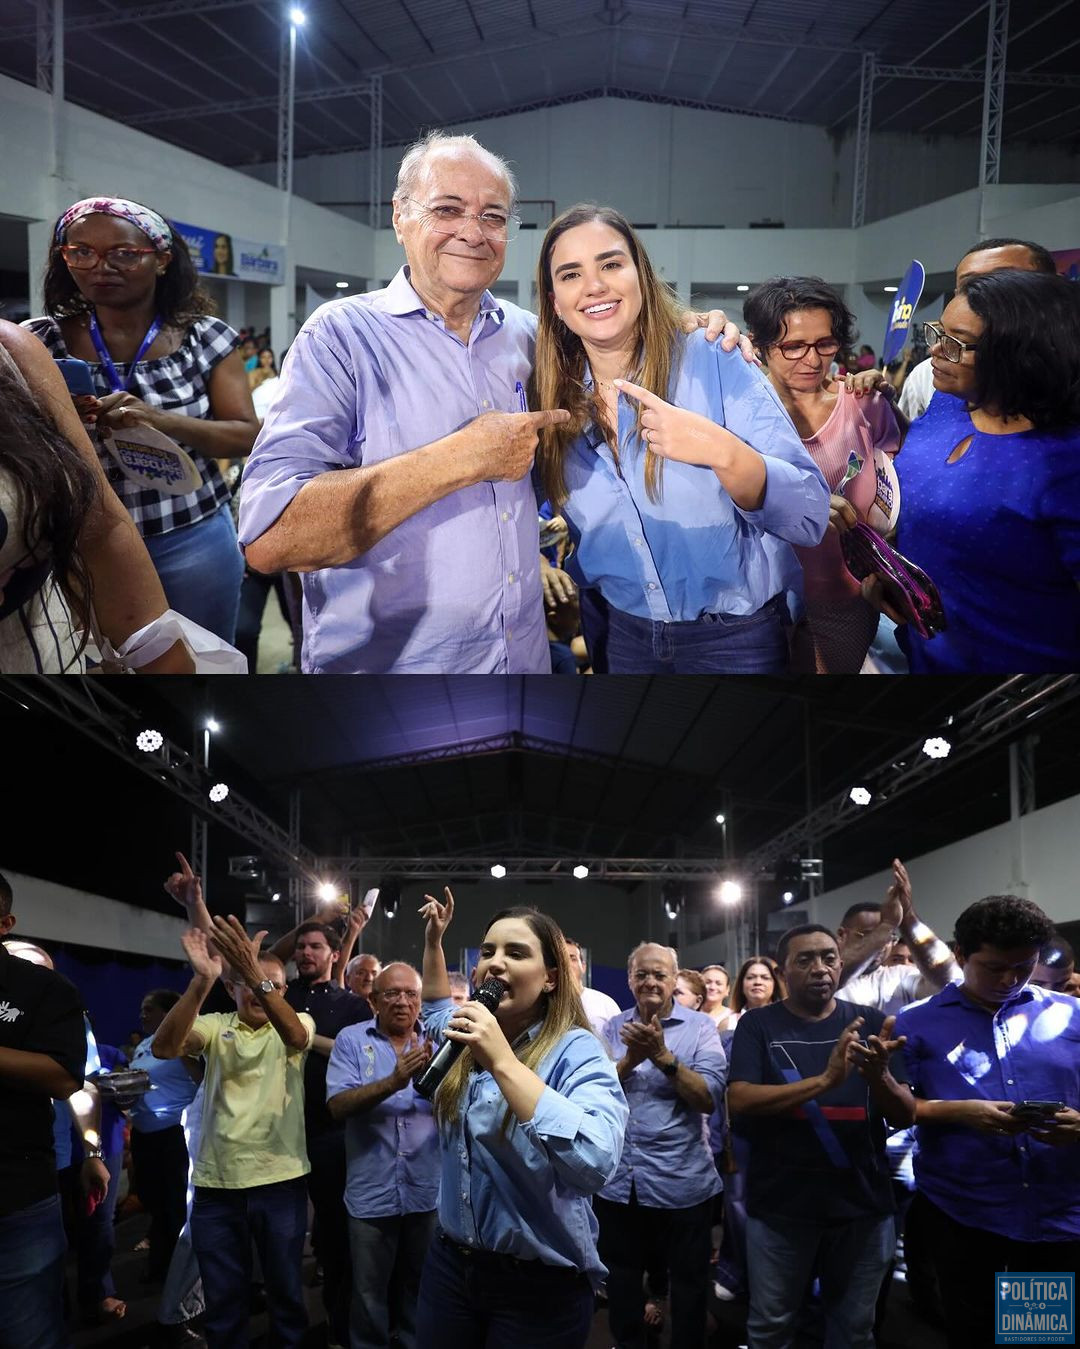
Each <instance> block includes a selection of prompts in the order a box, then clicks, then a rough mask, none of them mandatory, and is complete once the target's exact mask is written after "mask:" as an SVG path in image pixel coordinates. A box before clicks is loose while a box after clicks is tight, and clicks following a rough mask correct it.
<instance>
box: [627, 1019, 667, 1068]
mask: <svg viewBox="0 0 1080 1349" xmlns="http://www.w3.org/2000/svg"><path fill="white" fill-rule="evenodd" d="M619 1039H620V1040H621V1041H622V1042H623V1044H624V1045H625V1046H626V1057H627V1058H628V1059H629V1060H630V1061H631V1063H634V1064H638V1063H644V1062H645V1060H646V1059H656V1058H659V1056H660V1055H661V1054H663V1053H664V1051H665V1050H666V1049H667V1045H666V1044H665V1042H664V1028H663V1026H662V1025H661V1024H660V1018H659V1016H653V1017H651V1018H650V1020H648V1021H628V1022H627V1023H626V1025H625V1026H622V1027H620V1029H619Z"/></svg>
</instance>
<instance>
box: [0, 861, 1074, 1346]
mask: <svg viewBox="0 0 1080 1349" xmlns="http://www.w3.org/2000/svg"><path fill="white" fill-rule="evenodd" d="M178 859H179V869H178V870H177V871H176V872H174V873H173V874H172V875H171V876H170V877H169V879H168V881H167V882H166V889H167V890H168V892H169V893H170V894H171V895H172V896H173V898H174V899H175V900H176V901H177V902H178V903H179V904H180V905H181V906H182V907H183V909H184V912H185V916H186V920H187V923H186V927H185V930H184V933H183V938H182V944H183V951H184V954H185V956H186V959H187V962H188V965H189V967H190V981H189V983H188V985H187V987H186V989H184V991H183V992H176V991H171V990H163V989H153V990H150V991H149V992H148V993H147V995H146V997H145V998H144V999H143V1002H142V1007H141V1014H140V1015H141V1026H140V1036H141V1038H139V1040H138V1043H137V1044H136V1045H135V1047H134V1050H133V1053H132V1055H131V1065H130V1067H131V1069H133V1070H135V1072H134V1074H132V1073H131V1072H130V1071H128V1072H123V1071H120V1072H118V1071H117V1070H118V1069H123V1068H124V1067H125V1065H124V1061H123V1058H122V1057H121V1056H120V1055H119V1054H118V1053H117V1052H116V1051H115V1050H111V1049H109V1047H107V1046H99V1045H98V1044H97V1043H96V1041H95V1040H94V1037H93V1033H92V1030H91V1029H90V1027H89V1023H88V1021H87V1018H86V1015H85V1013H84V1010H83V1006H82V1002H81V999H80V997H79V995H78V993H77V991H76V989H75V988H74V987H73V986H72V985H71V984H70V983H69V982H68V981H67V980H66V979H64V978H63V977H61V976H60V975H58V974H56V973H54V972H52V970H51V968H50V967H51V962H50V960H49V957H48V955H47V954H46V953H45V952H44V951H42V950H41V949H40V948H39V947H37V946H34V945H32V944H30V943H26V942H18V941H16V940H15V939H13V938H10V933H11V929H12V927H13V926H14V923H15V912H14V901H13V896H12V893H11V889H10V886H8V884H7V882H6V881H4V880H3V879H2V878H0V937H3V938H8V940H7V941H6V942H4V943H0V1081H2V1082H3V1085H4V1091H3V1092H2V1093H0V1141H2V1147H0V1171H2V1173H3V1179H4V1185H3V1187H2V1194H3V1201H2V1207H0V1257H2V1258H0V1293H2V1295H3V1304H4V1316H3V1318H0V1346H3V1349H27V1346H30V1345H42V1346H45V1345H48V1346H62V1345H63V1344H65V1343H66V1342H67V1340H66V1338H65V1329H64V1312H63V1306H64V1302H63V1297H62V1286H63V1281H64V1268H65V1217H64V1213H65V1209H66V1221H67V1224H68V1228H69V1235H68V1240H70V1241H71V1243H72V1245H73V1247H74V1249H75V1251H76V1253H77V1258H78V1271H79V1280H78V1299H79V1305H80V1308H81V1309H82V1310H84V1311H86V1312H89V1313H92V1314H94V1315H96V1316H97V1317H99V1318H104V1319H113V1320H118V1319H120V1318H122V1317H123V1315H124V1311H125V1307H124V1303H123V1302H122V1301H121V1300H120V1299H119V1298H117V1297H116V1290H115V1288H114V1287H113V1285H112V1283H111V1280H110V1276H109V1270H108V1265H109V1253H110V1251H111V1242H112V1236H111V1225H112V1208H113V1205H114V1204H115V1188H116V1183H117V1179H118V1177H117V1172H118V1169H119V1168H120V1166H121V1159H122V1157H123V1135H124V1132H125V1119H124V1114H125V1113H126V1116H127V1119H126V1125H127V1130H128V1132H129V1133H130V1152H131V1156H132V1159H133V1162H134V1188H135V1190H136V1191H137V1193H138V1196H139V1199H140V1201H141V1203H142V1205H143V1208H144V1209H145V1210H146V1212H147V1213H148V1214H149V1218H150V1226H149V1233H148V1236H149V1249H148V1254H147V1259H148V1264H147V1278H148V1279H149V1280H151V1281H154V1282H157V1283H159V1284H161V1285H162V1296H161V1307H160V1310H159V1317H160V1319H161V1320H162V1322H163V1324H165V1325H166V1326H169V1327H171V1330H172V1332H173V1339H172V1342H174V1343H186V1344H197V1343H200V1342H202V1343H205V1344H206V1345H208V1346H210V1349H235V1346H237V1345H239V1344H242V1343H245V1342H246V1338H247V1325H248V1319H249V1314H250V1313H249V1305H250V1289H251V1285H252V1280H253V1277H254V1276H255V1274H256V1267H255V1265H254V1263H253V1258H254V1255H257V1260H258V1266H257V1273H258V1276H259V1277H260V1278H261V1280H262V1282H263V1284H264V1286H265V1294H266V1301H267V1307H268V1314H269V1319H270V1323H271V1327H272V1332H273V1335H274V1336H275V1342H276V1343H278V1344H280V1345H282V1346H299V1345H300V1344H301V1342H302V1341H303V1339H304V1335H305V1331H306V1328H307V1320H308V1318H307V1311H306V1308H305V1302H304V1296H303V1289H302V1284H301V1268H302V1260H303V1255H304V1248H305V1240H306V1237H307V1234H308V1233H309V1232H310V1236H311V1246H312V1250H313V1253H314V1255H315V1258H316V1260H317V1261H318V1264H319V1267H320V1269H321V1273H322V1295H323V1304H324V1310H325V1318H326V1336H327V1343H328V1344H330V1345H335V1344H336V1345H348V1346H350V1347H351V1349H385V1346H389V1345H391V1344H396V1345H398V1346H400V1349H417V1347H419V1349H427V1346H434V1345H438V1346H440V1349H458V1347H459V1346H460V1347H461V1349H465V1346H470V1347H471V1346H473V1345H487V1346H489V1349H496V1347H498V1349H503V1347H504V1346H506V1345H510V1344H514V1345H519V1346H522V1349H528V1346H530V1345H536V1346H540V1345H544V1346H555V1347H556V1349H558V1346H565V1349H582V1346H584V1344H585V1343H586V1341H587V1339H588V1337H589V1335H590V1330H591V1327H592V1325H593V1322H594V1318H595V1315H596V1309H597V1306H598V1305H602V1304H606V1307H607V1318H608V1322H609V1326H610V1335H611V1338H612V1340H613V1342H614V1344H615V1345H616V1346H617V1347H618V1349H645V1346H646V1345H647V1344H648V1343H650V1338H649V1337H650V1336H651V1335H652V1334H653V1333H654V1332H655V1330H656V1329H657V1327H658V1325H660V1324H662V1323H663V1321H664V1320H665V1319H666V1318H668V1317H669V1318H670V1326H671V1343H672V1344H673V1345H678V1346H679V1349H704V1345H705V1343H706V1338H707V1334H708V1319H709V1308H710V1303H711V1302H712V1300H713V1299H714V1298H719V1299H721V1300H725V1299H726V1300H730V1299H732V1298H734V1297H736V1296H740V1295H744V1296H745V1297H746V1298H747V1302H748V1312H747V1327H748V1330H747V1334H748V1342H749V1344H750V1346H751V1349H774V1347H775V1349H780V1347H781V1346H789V1345H792V1344H794V1343H795V1340H796V1337H797V1336H798V1335H799V1334H801V1333H805V1332H809V1333H816V1334H817V1335H818V1336H819V1338H820V1337H823V1338H824V1342H825V1343H826V1344H834V1345H837V1346H850V1347H851V1349H869V1347H870V1346H872V1345H873V1344H874V1342H875V1340H874V1333H875V1327H876V1326H879V1325H880V1323H881V1320H882V1317H883V1315H884V1311H885V1306H886V1302H887V1298H888V1293H889V1285H890V1281H891V1276H892V1272H893V1269H894V1266H895V1262H896V1260H897V1255H898V1249H900V1246H901V1241H902V1249H903V1252H904V1257H905V1259H906V1261H907V1269H908V1287H909V1290H910V1292H911V1294H912V1297H913V1299H915V1300H916V1301H917V1303H918V1305H919V1306H920V1308H921V1309H922V1310H923V1311H924V1312H925V1313H926V1314H928V1315H930V1316H936V1317H937V1318H938V1319H939V1320H940V1321H941V1322H942V1323H943V1325H944V1327H945V1333H946V1336H947V1339H948V1343H949V1345H950V1349H967V1346H969V1345H971V1344H972V1343H975V1342H978V1343H983V1342H989V1336H990V1333H991V1331H990V1327H991V1325H992V1320H993V1315H994V1282H995V1274H997V1273H1000V1272H1001V1271H1031V1270H1061V1269H1064V1270H1069V1269H1074V1268H1076V1261H1077V1256H1078V1254H1080V1078H1078V1076H1077V1063H1078V1057H1077V1045H1078V1041H1080V978H1078V976H1077V973H1076V971H1075V967H1074V960H1073V953H1072V950H1071V948H1070V947H1069V945H1068V943H1067V942H1066V941H1065V940H1064V938H1063V937H1062V936H1061V935H1060V934H1058V933H1056V932H1055V931H1054V929H1053V926H1052V924H1051V923H1050V921H1049V920H1048V919H1047V918H1046V916H1045V914H1044V913H1043V912H1042V911H1041V910H1040V909H1039V908H1038V907H1037V906H1036V905H1035V904H1034V903H1032V902H1031V901H1030V900H1027V899H1022V898H1018V897H1016V896H1013V895H994V896H989V897H987V898H984V899H980V900H977V901H975V902H974V903H970V904H968V905H967V906H966V907H965V908H964V909H963V910H962V911H961V912H959V913H958V915H957V917H956V919H955V930H954V934H953V942H952V944H951V946H950V945H947V944H946V943H945V942H944V941H942V940H940V939H939V938H938V937H937V936H936V935H935V933H934V932H933V931H932V930H931V929H930V928H929V927H928V926H927V924H926V923H925V922H923V921H922V920H921V919H920V918H919V916H918V915H917V913H916V912H915V909H914V906H913V903H912V897H911V887H910V883H909V880H908V876H907V872H906V870H905V868H904V867H903V866H902V864H901V863H900V862H898V861H897V862H894V864H893V879H892V883H891V885H890V887H889V890H888V893H887V895H886V897H885V900H884V902H883V903H882V904H880V905H879V904H873V903H862V904H857V905H854V906H853V907H852V908H851V909H849V910H848V911H847V912H846V913H845V914H844V916H843V919H842V921H841V923H840V925H839V927H838V928H837V930H836V931H835V932H834V931H832V930H831V929H829V928H828V927H825V926H824V925H822V924H819V923H803V924H799V925H797V926H793V927H791V928H789V929H788V930H787V931H786V932H784V934H783V935H782V936H781V938H780V940H779V942H778V944H777V947H776V950H775V953H774V954H772V955H767V954H764V953H757V954H752V955H751V956H749V957H748V958H747V959H746V960H745V961H744V962H743V963H742V965H741V966H740V968H739V969H738V971H737V973H736V974H735V977H734V979H731V980H729V978H728V972H727V970H726V969H724V967H723V966H720V965H710V966H707V967H706V968H705V969H704V970H693V969H687V968H680V967H679V961H678V956H677V953H676V952H675V951H674V950H673V949H672V948H671V947H668V946H666V945H662V944H658V943H656V942H653V941H649V940H645V941H642V942H640V943H639V944H638V945H636V946H635V947H634V948H633V949H632V950H631V951H630V953H629V956H628V960H627V982H626V995H625V996H624V997H623V999H622V1001H623V1002H624V1003H625V1004H626V1006H625V1007H620V1005H619V1003H618V1002H616V1001H615V1000H614V999H612V998H610V996H608V995H605V994H602V993H599V992H598V991H597V990H595V989H590V988H589V987H588V986H587V985H586V983H585V960H584V956H583V951H582V948H581V946H580V945H579V944H578V943H577V942H575V941H573V940H572V939H568V938H567V937H566V936H564V934H563V933H562V932H561V930H560V929H559V927H558V926H557V925H556V923H555V922H554V921H553V920H552V919H551V918H550V917H549V916H547V915H546V914H544V913H542V912H540V911H538V910H536V909H532V908H510V909H505V910H503V911H501V912H499V913H497V914H495V915H494V916H493V917H492V918H491V919H490V920H489V922H488V923H487V925H486V927H485V929H484V931H483V934H482V937H481V941H480V945H479V948H478V955H477V957H476V964H475V968H473V969H470V970H467V971H460V972H453V973H451V972H450V971H448V968H447V963H446V958H445V954H444V941H445V936H446V933H447V930H448V928H449V927H450V925H451V923H452V921H453V917H454V899H453V895H452V893H451V892H450V890H449V889H447V890H445V892H444V896H443V899H442V900H439V899H436V898H434V897H432V896H427V897H426V898H425V902H424V904H423V906H422V908H421V909H420V911H419V918H420V920H421V921H422V923H423V925H424V927H423V960H422V968H421V969H419V970H418V969H416V968H415V967H414V966H413V965H412V964H410V963H408V962H406V961H402V960H397V959H388V960H387V961H386V963H382V962H381V961H380V960H379V959H378V958H377V957H376V956H375V955H374V954H373V953H371V952H362V953H361V954H360V955H358V956H355V957H352V958H351V959H348V958H347V957H348V954H349V952H350V951H351V950H352V949H353V947H354V946H355V944H356V942H357V939H358V938H359V936H360V934H361V932H362V931H363V928H364V924H365V921H366V918H367V914H366V913H365V911H364V910H363V908H362V907H360V908H357V909H355V910H353V911H352V912H350V913H349V914H348V915H347V917H346V918H344V919H343V920H342V922H339V923H327V922H322V921H319V920H318V919H310V920H307V921H305V922H302V923H300V924H299V925H298V926H297V927H296V928H295V929H294V930H293V931H291V932H289V933H287V934H285V935H284V936H283V937H281V938H279V940H278V941H277V942H276V943H275V945H274V946H273V947H264V945H263V943H264V940H265V939H266V936H267V934H266V933H265V932H258V933H255V934H254V935H249V934H248V932H247V931H246V930H245V928H244V927H243V926H242V925H241V923H240V922H239V920H238V919H237V918H235V917H232V916H230V917H222V916H217V915H215V916H213V917H211V915H210V914H209V912H208V910H207V909H206V906H205V904H204V903H203V899H202V893H201V887H200V882H199V878H198V877H197V876H195V875H194V874H193V873H192V871H191V868H190V867H189V866H188V864H187V863H186V861H185V860H184V858H183V857H182V856H181V855H179V854H178ZM476 935H479V934H476ZM473 937H474V934H471V933H470V934H467V935H466V937H465V939H466V940H471V939H473ZM290 963H291V965H292V966H293V968H294V970H295V973H294V974H293V975H292V977H291V978H290V977H289V965H290ZM451 1051H452V1052H451ZM133 1075H134V1076H135V1077H139V1076H142V1077H143V1078H144V1082H143V1084H142V1085H141V1086H140V1085H139V1084H138V1083H137V1082H134V1083H133V1082H132V1081H131V1080H130V1079H131V1077H132V1076H133ZM69 1101H70V1102H72V1103H74V1104H76V1106H77V1108H76V1109H75V1110H74V1111H69V1108H68V1102H69ZM110 1110H111V1112H112V1114H111V1116H110V1115H109V1111H110ZM122 1112H123V1113H122ZM64 1138H66V1139H67V1143H66V1145H65V1144H64V1143H63V1141H62V1140H63V1139H64ZM54 1140H55V1141H54ZM64 1146H66V1147H67V1149H68V1152H69V1153H70V1154H71V1156H70V1158H69V1157H67V1156H65V1155H63V1148H64ZM912 1151H914V1172H913V1174H912V1172H911V1168H910V1160H911V1154H912ZM58 1167H59V1177H60V1179H59V1181H58ZM60 1195H64V1196H65V1197H66V1202H65V1203H64V1204H63V1205H62V1202H61V1198H60ZM95 1219H96V1221H95ZM106 1229H108V1230H106ZM253 1253H254V1254H253ZM815 1328H816V1329H815Z"/></svg>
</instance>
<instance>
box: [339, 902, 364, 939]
mask: <svg viewBox="0 0 1080 1349" xmlns="http://www.w3.org/2000/svg"><path fill="white" fill-rule="evenodd" d="M367 920H368V915H367V910H366V909H365V908H364V906H363V905H362V904H357V906H356V907H355V908H354V909H350V910H349V916H348V918H347V919H346V920H345V935H346V936H347V937H352V938H354V939H355V938H356V937H359V935H360V933H361V932H363V930H364V928H365V927H366V926H367Z"/></svg>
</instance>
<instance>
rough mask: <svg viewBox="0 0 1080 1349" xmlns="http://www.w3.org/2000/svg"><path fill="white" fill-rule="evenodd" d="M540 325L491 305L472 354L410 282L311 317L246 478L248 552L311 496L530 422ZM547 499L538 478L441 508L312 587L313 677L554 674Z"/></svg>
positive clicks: (307, 643)
mask: <svg viewBox="0 0 1080 1349" xmlns="http://www.w3.org/2000/svg"><path fill="white" fill-rule="evenodd" d="M535 331H536V320H535V318H534V317H533V315H531V314H529V313H527V312H526V311H525V310H523V309H519V308H518V307H517V306H516V305H513V304H508V303H506V302H505V301H496V300H495V299H494V298H493V297H492V296H491V295H490V294H489V293H488V292H486V291H485V293H484V296H483V299H482V300H481V302H480V312H479V313H478V314H477V317H476V320H475V322H474V323H473V328H472V332H471V333H470V335H469V341H468V343H467V344H466V343H463V342H462V341H461V340H460V339H459V338H458V337H457V336H455V334H454V333H452V332H450V331H449V330H448V329H447V328H446V327H445V325H444V324H443V321H442V319H440V318H439V317H438V315H436V314H434V313H432V312H431V311H429V310H427V309H426V308H425V306H424V303H423V301H422V300H421V299H420V297H419V296H418V295H417V294H416V292H415V291H414V290H413V288H412V286H411V285H410V284H409V279H408V268H402V270H401V271H400V272H398V274H397V276H395V277H394V279H393V281H391V282H390V284H389V286H387V287H386V289H385V290H377V291H371V292H369V293H368V294H367V295H362V296H353V297H350V298H348V299H344V300H334V301H331V303H329V304H325V305H323V306H322V307H321V308H320V309H317V310H316V311H315V313H314V314H313V315H312V316H311V317H310V318H309V319H308V321H307V322H306V323H305V324H304V326H303V328H302V329H301V330H300V332H299V334H298V335H297V337H296V341H295V342H294V343H293V345H292V347H291V348H290V351H289V355H288V359H287V360H286V362H285V365H284V368H283V370H282V377H281V385H280V388H279V390H278V392H277V395H276V397H275V398H274V401H273V403H272V404H271V406H270V410H269V412H268V413H267V417H266V421H265V423H264V424H263V428H262V431H261V432H260V433H259V438H258V440H257V441H256V442H255V448H254V450H253V451H252V454H251V458H250V459H249V460H248V464H247V469H246V470H245V473H244V484H243V492H242V495H241V500H240V543H241V545H245V544H249V543H251V542H252V541H253V540H255V539H257V538H258V537H259V536H260V535H261V534H263V533H265V531H266V530H267V529H269V527H270V526H271V525H272V524H273V523H274V521H275V520H277V518H278V517H279V516H280V515H281V513H282V511H284V509H285V508H286V506H288V504H289V502H290V501H292V499H293V497H294V496H296V494H297V492H299V491H300V489H301V487H303V485H304V483H306V482H309V481H310V480H311V479H313V478H317V477H318V476H319V475H320V474H322V473H326V472H328V471H330V470H333V469H342V468H357V467H360V466H361V465H366V464H377V463H381V462H382V461H383V460H385V459H391V458H393V457H394V456H396V455H399V454H407V453H408V452H409V451H410V450H415V449H419V448H420V446H422V445H428V444H430V443H431V442H432V441H435V440H439V439H440V438H441V437H443V436H446V435H449V434H450V433H451V432H453V431H456V430H458V429H460V428H461V427H462V426H464V425H465V423H466V422H469V421H471V420H472V419H473V418H474V417H478V416H480V415H481V414H482V413H484V412H517V411H518V410H519V407H518V398H517V395H516V394H515V390H514V386H515V383H516V382H517V381H519V380H520V381H521V382H522V383H524V382H525V381H526V380H527V379H528V377H529V371H530V369H531V367H532V357H533V338H534V334H535ZM539 564H540V553H539V532H538V527H537V513H536V498H535V496H534V495H533V489H532V485H531V483H530V480H529V478H528V477H525V478H523V479H521V481H519V482H482V483H477V484H476V485H475V486H473V487H465V488H462V489H460V490H459V491H456V492H452V493H451V494H450V495H449V496H446V497H443V498H442V500H440V501H436V502H435V503H434V504H432V505H430V506H426V507H425V508H424V509H423V510H420V511H417V512H416V514H415V515H412V516H410V517H409V519H407V520H405V521H403V523H402V524H400V525H398V527H397V528H396V529H394V530H391V532H390V533H389V534H388V535H387V536H386V537H385V538H384V539H382V540H381V541H380V542H379V543H377V544H376V545H375V546H374V547H373V548H370V549H369V550H368V551H367V552H366V553H364V554H362V555H361V556H360V557H356V558H354V559H353V560H352V561H351V562H349V563H346V564H345V565H344V566H340V567H327V568H324V569H323V570H322V571H316V572H310V573H308V574H306V575H305V576H304V577H303V586H304V648H303V669H304V671H305V673H308V674H322V673H330V674H383V673H395V674H438V673H455V674H541V673H542V674H547V673H548V672H549V671H550V668H551V666H550V660H549V656H548V645H547V633H546V627H545V623H544V610H543V602H542V599H541V593H540V570H539Z"/></svg>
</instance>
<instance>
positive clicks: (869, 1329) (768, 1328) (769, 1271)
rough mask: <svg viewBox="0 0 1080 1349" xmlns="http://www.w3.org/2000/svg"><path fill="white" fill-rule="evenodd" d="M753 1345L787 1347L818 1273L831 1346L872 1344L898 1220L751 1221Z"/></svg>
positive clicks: (868, 1348) (867, 1347)
mask: <svg viewBox="0 0 1080 1349" xmlns="http://www.w3.org/2000/svg"><path fill="white" fill-rule="evenodd" d="M746 1246H747V1264H748V1271H747V1272H748V1274H749V1277H750V1315H749V1317H748V1318H747V1332H748V1335H749V1341H750V1349H787V1347H788V1346H789V1345H792V1344H794V1343H795V1338H796V1332H797V1329H798V1325H799V1318H800V1313H801V1311H802V1308H803V1304H804V1302H805V1301H806V1297H807V1293H808V1292H809V1290H810V1284H811V1282H812V1280H813V1278H814V1275H815V1274H816V1275H817V1277H818V1281H819V1284H820V1288H821V1310H822V1313H823V1315H824V1317H825V1349H874V1309H875V1305H876V1303H877V1296H878V1291H879V1290H880V1288H881V1281H882V1279H883V1278H884V1277H885V1271H886V1270H887V1269H888V1268H889V1263H890V1261H891V1260H892V1258H893V1253H894V1251H895V1250H896V1220H895V1218H894V1216H893V1215H892V1214H891V1213H889V1214H885V1215H884V1216H882V1217H869V1218H857V1219H854V1220H853V1221H851V1222H840V1223H821V1224H818V1223H796V1222H790V1223H785V1224H784V1226H783V1227H780V1226H774V1225H773V1224H772V1223H767V1222H764V1221H763V1220H762V1219H761V1218H754V1217H748V1218H747V1220H746Z"/></svg>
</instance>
